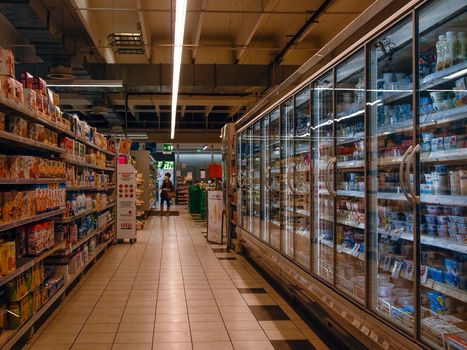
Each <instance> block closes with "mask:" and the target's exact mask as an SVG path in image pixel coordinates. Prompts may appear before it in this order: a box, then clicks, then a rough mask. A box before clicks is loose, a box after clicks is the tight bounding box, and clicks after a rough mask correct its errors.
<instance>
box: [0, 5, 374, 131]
mask: <svg viewBox="0 0 467 350" xmlns="http://www.w3.org/2000/svg"><path fill="white" fill-rule="evenodd" d="M373 1H374V0H359V1H348V0H237V1H231V0H190V1H189V2H188V8H187V18H186V27H185V42H184V45H185V46H184V51H183V62H182V70H181V72H182V74H181V83H180V94H181V96H180V98H179V104H180V106H179V108H178V110H179V113H181V115H183V118H184V121H183V123H180V127H183V128H187V129H190V130H193V129H206V128H215V129H218V128H220V126H221V125H222V124H223V123H225V122H228V121H231V120H235V119H237V118H238V117H239V116H241V115H242V114H243V113H245V112H246V111H248V109H250V108H251V107H252V106H253V105H254V103H255V102H256V101H258V99H259V98H261V96H263V95H264V94H265V93H267V91H270V89H271V88H273V87H275V86H277V85H278V84H279V83H281V82H282V81H283V80H284V79H286V78H287V77H288V76H289V75H290V74H291V73H292V72H293V71H295V70H296V69H297V67H298V66H299V65H301V64H303V63H304V62H306V61H307V60H308V59H309V58H310V57H311V56H313V55H314V53H315V52H316V51H317V50H319V49H320V48H321V47H322V46H323V45H325V44H326V43H327V42H328V41H329V39H330V38H332V37H333V36H334V35H336V34H337V33H338V32H339V31H340V30H341V29H342V28H344V27H345V26H346V25H348V24H349V23H350V22H351V21H352V20H353V19H354V18H356V17H357V16H358V15H359V14H360V13H361V12H363V11H364V10H365V9H366V8H368V6H369V5H370V4H371V3H373ZM15 6H21V9H20V11H17V12H15V11H12V10H11V9H12V7H15ZM320 8H321V10H322V11H320V12H319V13H317V10H318V9H320ZM16 9H17V10H18V9H19V7H16ZM0 13H1V14H2V15H1V16H4V18H6V19H7V20H8V21H9V22H10V23H11V24H12V25H13V27H16V30H17V32H18V33H19V35H21V36H22V37H24V41H25V42H26V43H28V42H29V43H30V44H31V45H32V46H34V48H35V54H36V57H37V58H36V59H33V58H32V57H31V53H30V52H29V54H28V55H26V54H24V55H20V54H18V56H17V57H18V61H19V62H20V63H22V65H21V70H29V71H30V72H32V73H33V74H38V75H41V76H46V75H47V74H48V73H49V71H50V67H51V66H54V65H57V64H65V65H68V66H70V67H71V68H72V71H73V74H74V75H75V76H77V79H96V80H123V82H124V88H122V89H106V88H92V89H85V90H84V89H83V90H81V91H76V89H74V90H71V92H70V93H67V94H63V98H62V103H63V104H64V105H66V107H67V108H66V109H67V110H74V111H77V112H81V113H83V114H86V115H90V114H89V113H90V112H91V110H92V108H89V106H90V105H98V106H103V107H105V108H107V110H108V111H109V113H108V115H106V116H100V117H96V116H92V117H91V120H92V121H94V120H98V124H99V127H101V128H109V127H111V125H113V124H114V123H116V122H119V123H122V122H123V120H122V119H123V117H124V115H125V114H124V111H125V108H124V106H125V96H124V93H125V92H130V93H131V96H130V97H129V98H128V102H129V104H130V106H131V108H129V113H128V115H127V116H128V118H129V125H130V126H131V127H135V128H138V127H140V126H141V125H142V124H141V125H140V124H139V123H140V121H141V120H145V119H147V115H146V114H148V111H154V114H155V116H156V118H155V119H154V122H155V123H156V125H155V127H156V128H157V127H165V125H166V124H167V123H166V120H168V117H169V113H170V112H169V110H167V109H165V108H163V107H162V106H170V93H171V89H172V87H171V83H172V65H171V63H172V52H173V45H172V43H173V34H174V33H173V31H174V27H173V25H174V17H175V1H174V0H157V1H154V0H29V1H27V2H21V5H18V1H13V0H11V1H8V0H7V1H2V5H1V6H0ZM27 18H28V21H29V22H30V23H31V24H33V25H32V27H33V28H28V29H25V28H23V29H21V28H22V27H24V26H22V23H23V22H24V21H25V20H26V19H27ZM44 18H45V19H47V18H49V19H50V20H49V21H48V22H47V21H46V22H44ZM310 18H313V19H314V20H313V21H312V23H310V24H309V25H308V24H307V21H309V20H310ZM2 19H3V18H2ZM44 23H45V24H44ZM38 24H41V26H39V27H40V28H39V27H38ZM36 27H38V28H36ZM0 29H2V30H3V29H4V26H3V25H2V21H0ZM5 30H6V29H5ZM300 30H302V31H304V34H303V35H301V36H300V37H299V38H297V37H296V36H297V33H298V32H300ZM0 32H1V30H0ZM115 33H138V35H141V43H142V48H143V50H142V51H141V50H140V51H141V52H140V53H139V54H128V52H127V53H126V54H119V53H118V50H119V49H121V47H120V46H111V45H110V42H109V39H108V38H109V35H112V34H115ZM114 37H115V35H114ZM0 39H1V36H0ZM49 39H50V40H49ZM52 39H53V40H52ZM57 40H58V41H57ZM44 41H46V42H44ZM57 42H59V44H57ZM21 44H23V42H22V43H21ZM1 45H2V43H1V42H0V46H1ZM23 45H24V44H23ZM15 51H17V52H18V53H20V52H21V50H20V49H19V48H18V49H16V50H15ZM23 51H24V50H23ZM281 52H282V53H281ZM15 53H16V52H15ZM279 53H281V55H282V57H283V59H281V62H280V64H279V65H277V62H275V63H274V60H275V58H277V55H278V54H279ZM38 61H42V62H43V63H37V62H38ZM67 89H68V88H60V89H59V91H60V93H64V92H67V91H68V90H67ZM137 94H141V96H138V95H137ZM150 94H153V95H150ZM70 106H72V108H70ZM122 106H123V108H122ZM140 113H145V115H139V114H140ZM151 113H152V112H151ZM99 118H100V119H99Z"/></svg>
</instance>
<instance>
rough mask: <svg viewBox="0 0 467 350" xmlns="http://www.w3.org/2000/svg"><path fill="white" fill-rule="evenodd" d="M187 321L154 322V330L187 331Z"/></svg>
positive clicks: (188, 328)
mask: <svg viewBox="0 0 467 350" xmlns="http://www.w3.org/2000/svg"><path fill="white" fill-rule="evenodd" d="M189 331H190V324H189V323H188V322H156V323H155V324H154V332H189Z"/></svg>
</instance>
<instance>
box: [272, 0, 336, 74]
mask: <svg viewBox="0 0 467 350" xmlns="http://www.w3.org/2000/svg"><path fill="white" fill-rule="evenodd" d="M332 2H333V0H324V1H323V3H322V4H321V6H320V7H319V8H318V10H316V11H315V12H314V13H313V14H312V15H311V16H310V18H308V19H307V20H306V22H305V23H304V24H303V26H301V28H300V29H299V30H298V32H296V33H295V34H294V36H293V37H292V38H291V39H290V40H289V42H288V43H287V44H286V45H285V46H284V48H283V49H282V50H281V51H280V52H279V53H278V55H277V56H276V57H275V58H274V60H273V63H272V64H273V65H279V64H281V63H282V61H283V60H284V58H285V56H286V55H287V53H288V52H289V50H290V49H291V48H292V46H294V45H295V44H296V43H297V42H298V41H299V40H300V38H301V37H302V36H303V35H304V34H305V33H306V31H307V30H308V28H309V27H310V26H311V25H313V24H314V23H316V22H317V20H318V18H319V17H320V16H321V15H322V14H323V13H324V11H325V10H326V8H328V7H329V5H331V3H332ZM294 49H295V48H294Z"/></svg>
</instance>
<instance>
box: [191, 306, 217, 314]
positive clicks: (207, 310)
mask: <svg viewBox="0 0 467 350" xmlns="http://www.w3.org/2000/svg"><path fill="white" fill-rule="evenodd" d="M188 312H189V313H190V314H217V313H219V308H218V307H217V306H202V305H195V306H189V307H188Z"/></svg>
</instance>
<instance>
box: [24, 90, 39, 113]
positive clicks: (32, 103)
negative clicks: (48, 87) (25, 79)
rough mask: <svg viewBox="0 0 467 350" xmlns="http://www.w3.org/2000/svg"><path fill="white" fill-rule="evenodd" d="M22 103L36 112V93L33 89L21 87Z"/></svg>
mask: <svg viewBox="0 0 467 350" xmlns="http://www.w3.org/2000/svg"><path fill="white" fill-rule="evenodd" d="M23 94H24V104H25V106H26V107H27V108H28V109H30V110H31V111H33V112H37V94H36V91H35V90H33V89H23Z"/></svg>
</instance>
